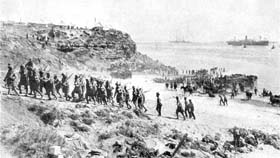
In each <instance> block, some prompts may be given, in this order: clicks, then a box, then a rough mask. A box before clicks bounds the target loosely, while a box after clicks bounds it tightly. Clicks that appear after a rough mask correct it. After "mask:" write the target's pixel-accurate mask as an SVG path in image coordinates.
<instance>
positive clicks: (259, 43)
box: [227, 36, 269, 46]
mask: <svg viewBox="0 0 280 158" xmlns="http://www.w3.org/2000/svg"><path fill="white" fill-rule="evenodd" d="M227 44H228V45H232V46H242V45H243V46H247V45H252V46H268V44H269V41H268V40H262V39H260V40H253V39H248V38H247V36H245V39H244V40H231V41H227Z"/></svg>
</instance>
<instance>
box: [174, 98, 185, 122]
mask: <svg viewBox="0 0 280 158" xmlns="http://www.w3.org/2000/svg"><path fill="white" fill-rule="evenodd" d="M176 104H177V109H176V116H177V119H179V115H178V114H179V113H181V114H182V116H183V118H184V120H186V118H185V115H184V111H183V107H182V104H181V102H180V100H179V97H178V96H176Z"/></svg>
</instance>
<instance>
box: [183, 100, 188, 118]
mask: <svg viewBox="0 0 280 158" xmlns="http://www.w3.org/2000/svg"><path fill="white" fill-rule="evenodd" d="M184 101H185V115H186V118H188V113H189V104H188V101H187V97H184Z"/></svg>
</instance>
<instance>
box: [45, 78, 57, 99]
mask: <svg viewBox="0 0 280 158" xmlns="http://www.w3.org/2000/svg"><path fill="white" fill-rule="evenodd" d="M44 82H45V89H46V92H47V95H48V98H49V100H51V94H52V96H54V98H55V99H57V97H56V95H55V93H54V82H53V80H52V79H51V75H50V73H47V74H46V79H45V80H44Z"/></svg>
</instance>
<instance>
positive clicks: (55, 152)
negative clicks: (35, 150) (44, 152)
mask: <svg viewBox="0 0 280 158" xmlns="http://www.w3.org/2000/svg"><path fill="white" fill-rule="evenodd" d="M49 154H52V155H60V154H61V148H60V146H51V147H50V148H49Z"/></svg>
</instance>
